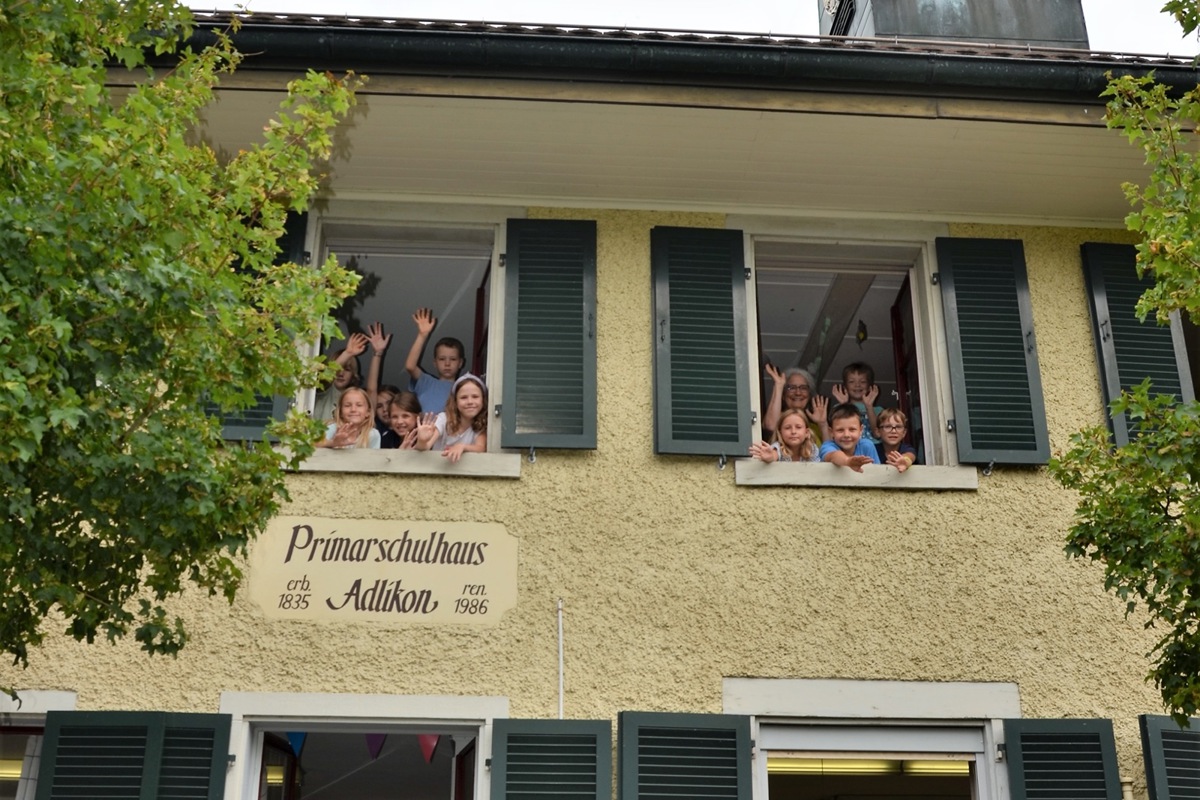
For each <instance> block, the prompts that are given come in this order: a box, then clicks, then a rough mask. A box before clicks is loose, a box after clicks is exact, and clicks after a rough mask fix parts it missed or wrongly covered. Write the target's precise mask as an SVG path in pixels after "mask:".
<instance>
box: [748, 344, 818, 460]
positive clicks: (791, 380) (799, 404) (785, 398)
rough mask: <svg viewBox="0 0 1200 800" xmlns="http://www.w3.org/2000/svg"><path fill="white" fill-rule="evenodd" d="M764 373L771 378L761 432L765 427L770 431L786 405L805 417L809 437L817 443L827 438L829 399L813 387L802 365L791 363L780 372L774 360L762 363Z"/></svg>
mask: <svg viewBox="0 0 1200 800" xmlns="http://www.w3.org/2000/svg"><path fill="white" fill-rule="evenodd" d="M766 370H767V375H769V376H770V377H771V379H772V380H773V381H774V382H775V386H774V388H773V389H772V390H771V399H770V401H768V403H767V410H766V413H764V414H763V436H764V437H765V436H766V433H767V431H772V432H774V431H775V429H776V426H777V425H778V424H779V417H780V415H781V414H782V413H783V412H784V411H787V410H788V409H792V408H795V409H799V410H800V411H801V412H803V413H804V416H805V418H806V419H807V420H808V427H809V429H810V430H812V435H813V441H814V442H815V443H816V444H817V446H818V447H819V446H820V445H821V442H824V441H826V440H828V439H829V401H828V400H827V399H826V398H824V397H822V396H821V395H819V394H816V393H815V392H814V391H813V386H814V385H816V381H814V380H813V377H812V375H811V374H810V373H809V371H808V370H806V369H801V368H800V367H791V368H790V369H788V371H787V372H780V371H779V368H778V367H776V366H775V365H774V364H771V363H768V364H767V366H766Z"/></svg>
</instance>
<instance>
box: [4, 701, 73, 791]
mask: <svg viewBox="0 0 1200 800" xmlns="http://www.w3.org/2000/svg"><path fill="white" fill-rule="evenodd" d="M77 699H78V697H77V695H76V694H75V692H64V691H56V690H53V689H19V690H17V699H16V700H14V699H13V698H12V697H10V696H9V695H7V694H0V727H9V726H11V727H33V726H39V725H40V726H45V724H46V714H47V712H50V711H74V710H75V703H76V700H77ZM44 738H45V737H43V736H38V737H37V740H36V744H35V745H34V752H33V753H32V754H30V753H28V752H26V754H25V761H24V764H22V766H21V781H23V782H25V785H24V786H21V785H20V784H18V788H17V796H18V797H33V796H34V795H35V794H36V793H37V779H38V772H39V771H40V770H41V765H42V741H43V740H44ZM27 772H28V773H29V774H26V773H27ZM22 791H24V794H22Z"/></svg>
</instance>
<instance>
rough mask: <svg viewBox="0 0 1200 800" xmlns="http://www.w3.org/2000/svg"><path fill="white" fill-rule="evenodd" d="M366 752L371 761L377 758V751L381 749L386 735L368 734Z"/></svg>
mask: <svg viewBox="0 0 1200 800" xmlns="http://www.w3.org/2000/svg"><path fill="white" fill-rule="evenodd" d="M366 736H367V752H368V753H370V754H371V760H372V761H374V760H375V759H377V758H379V751H380V750H382V749H383V743H384V742H386V741H387V734H386V733H368V734H367V735H366Z"/></svg>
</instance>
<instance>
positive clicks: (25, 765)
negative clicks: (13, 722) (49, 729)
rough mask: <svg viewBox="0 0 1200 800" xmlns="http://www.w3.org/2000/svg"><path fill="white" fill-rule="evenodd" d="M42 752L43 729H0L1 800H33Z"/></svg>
mask: <svg viewBox="0 0 1200 800" xmlns="http://www.w3.org/2000/svg"><path fill="white" fill-rule="evenodd" d="M41 752H42V729H41V727H4V728H0V800H33V797H34V792H35V790H36V789H37V771H38V763H39V760H40V757H41Z"/></svg>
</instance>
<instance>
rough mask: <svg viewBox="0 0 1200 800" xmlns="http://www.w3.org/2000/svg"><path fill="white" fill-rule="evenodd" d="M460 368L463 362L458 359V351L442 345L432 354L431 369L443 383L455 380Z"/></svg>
mask: <svg viewBox="0 0 1200 800" xmlns="http://www.w3.org/2000/svg"><path fill="white" fill-rule="evenodd" d="M462 366H463V360H462V359H461V358H459V357H458V349H457V348H455V347H450V346H449V345H442V346H441V347H439V348H437V349H436V350H435V351H434V352H433V367H434V369H436V370H437V374H438V377H439V378H441V379H442V380H444V381H452V380H454V379H455V378H457V377H458V373H459V371H460V370H461V369H462Z"/></svg>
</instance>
